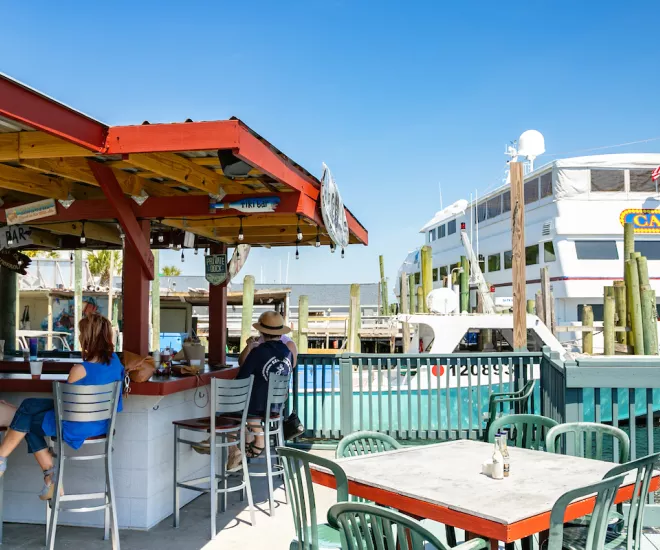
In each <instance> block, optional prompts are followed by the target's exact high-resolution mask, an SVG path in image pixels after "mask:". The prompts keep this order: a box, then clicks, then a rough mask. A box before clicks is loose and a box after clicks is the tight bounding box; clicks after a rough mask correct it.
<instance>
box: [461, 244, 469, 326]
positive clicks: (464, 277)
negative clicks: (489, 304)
mask: <svg viewBox="0 0 660 550" xmlns="http://www.w3.org/2000/svg"><path fill="white" fill-rule="evenodd" d="M461 267H462V268H463V272H462V273H461V277H460V288H461V301H460V305H461V313H463V312H464V311H467V312H468V313H469V312H470V262H468V259H467V258H466V257H465V256H461Z"/></svg>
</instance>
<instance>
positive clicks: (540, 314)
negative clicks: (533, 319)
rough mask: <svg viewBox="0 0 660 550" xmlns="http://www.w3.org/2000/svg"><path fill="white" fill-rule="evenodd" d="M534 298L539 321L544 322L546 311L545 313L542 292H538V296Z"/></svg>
mask: <svg viewBox="0 0 660 550" xmlns="http://www.w3.org/2000/svg"><path fill="white" fill-rule="evenodd" d="M534 298H535V300H534V303H535V305H536V307H535V309H536V316H537V317H538V318H539V319H541V321H543V319H544V317H545V314H544V311H543V294H542V293H541V291H540V290H537V291H536V295H535V297H534Z"/></svg>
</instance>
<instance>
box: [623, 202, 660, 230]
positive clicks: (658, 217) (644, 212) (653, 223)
mask: <svg viewBox="0 0 660 550" xmlns="http://www.w3.org/2000/svg"><path fill="white" fill-rule="evenodd" d="M619 220H620V221H621V225H624V224H625V223H632V224H633V227H634V229H635V233H660V210H648V209H644V208H628V209H627V210H624V211H623V212H621V215H620V216H619Z"/></svg>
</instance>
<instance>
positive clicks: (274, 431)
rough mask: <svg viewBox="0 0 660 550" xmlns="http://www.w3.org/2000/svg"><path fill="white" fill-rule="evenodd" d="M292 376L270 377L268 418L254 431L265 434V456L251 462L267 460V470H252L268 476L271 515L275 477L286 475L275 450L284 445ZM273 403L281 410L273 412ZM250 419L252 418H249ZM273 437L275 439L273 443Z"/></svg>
mask: <svg viewBox="0 0 660 550" xmlns="http://www.w3.org/2000/svg"><path fill="white" fill-rule="evenodd" d="M290 379H291V377H290V375H287V374H271V375H270V376H269V377H268V399H267V400H266V414H267V415H269V416H268V418H261V419H260V420H261V426H262V431H261V432H252V433H253V434H255V435H263V436H264V445H265V449H264V456H260V457H257V458H251V459H250V462H252V461H256V460H264V461H265V462H266V471H265V472H254V471H252V472H250V476H252V477H266V478H268V509H269V513H270V515H271V516H273V515H274V514H275V509H274V506H273V501H274V499H275V496H274V489H273V478H274V477H278V476H282V477H283V476H284V466H283V465H282V462H281V459H280V457H279V455H278V454H277V453H275V452H273V451H274V450H275V449H276V448H277V447H284V446H285V445H286V443H285V441H284V403H285V402H286V400H287V398H288V397H289V381H290ZM273 405H277V406H278V408H279V410H280V412H277V413H273V412H272V410H273ZM248 420H251V419H250V418H248ZM271 438H273V439H274V440H275V443H274V444H271Z"/></svg>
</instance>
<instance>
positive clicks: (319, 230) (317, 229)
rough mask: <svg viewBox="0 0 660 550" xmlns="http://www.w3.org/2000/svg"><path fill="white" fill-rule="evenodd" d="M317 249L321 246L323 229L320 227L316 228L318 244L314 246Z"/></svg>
mask: <svg viewBox="0 0 660 550" xmlns="http://www.w3.org/2000/svg"><path fill="white" fill-rule="evenodd" d="M314 246H315V247H316V248H318V247H319V246H321V228H320V227H319V226H317V227H316V243H315V244H314Z"/></svg>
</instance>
